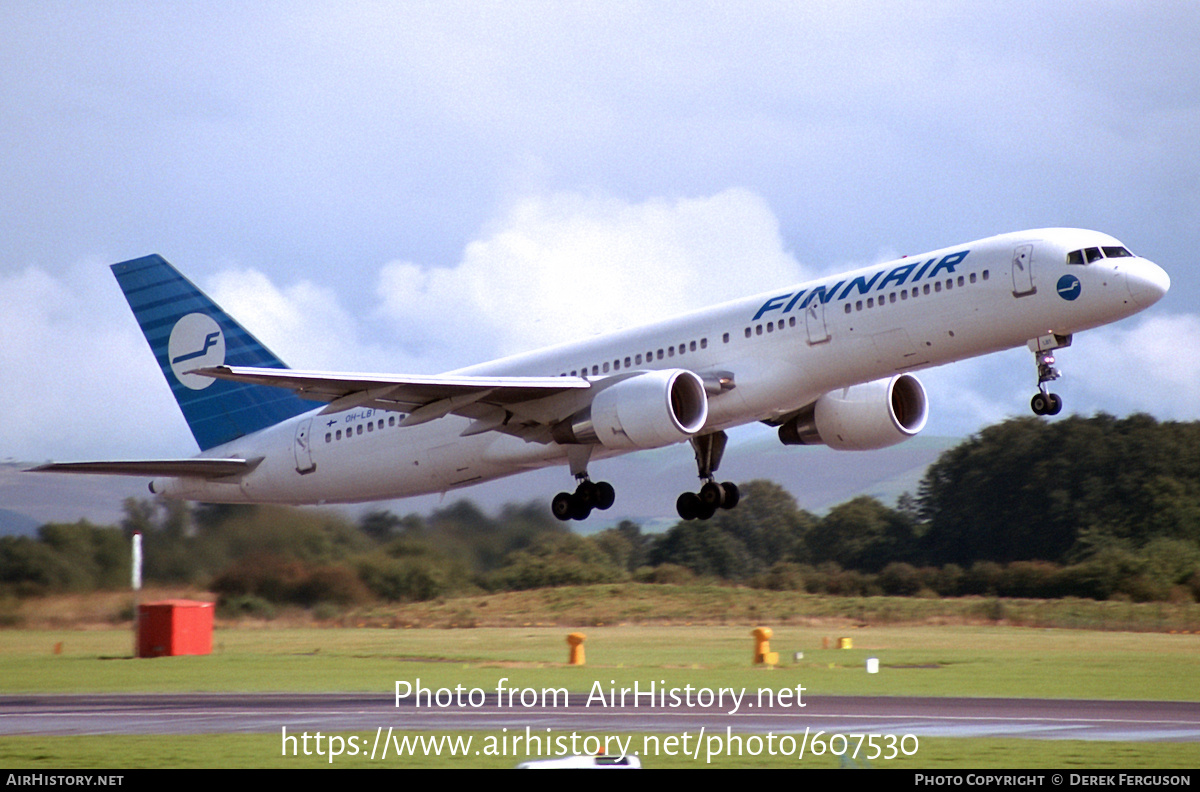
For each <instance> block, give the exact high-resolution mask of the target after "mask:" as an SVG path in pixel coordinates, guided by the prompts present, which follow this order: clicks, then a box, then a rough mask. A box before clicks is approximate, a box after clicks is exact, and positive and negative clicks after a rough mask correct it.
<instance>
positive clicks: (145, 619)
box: [138, 600, 213, 657]
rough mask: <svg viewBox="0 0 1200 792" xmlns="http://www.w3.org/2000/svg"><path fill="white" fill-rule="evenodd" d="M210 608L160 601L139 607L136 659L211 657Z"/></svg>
mask: <svg viewBox="0 0 1200 792" xmlns="http://www.w3.org/2000/svg"><path fill="white" fill-rule="evenodd" d="M212 631H213V604H212V603H211V602H194V601H192V600H163V601H161V602H147V603H146V604H144V605H139V606H138V657H172V656H175V655H206V654H212Z"/></svg>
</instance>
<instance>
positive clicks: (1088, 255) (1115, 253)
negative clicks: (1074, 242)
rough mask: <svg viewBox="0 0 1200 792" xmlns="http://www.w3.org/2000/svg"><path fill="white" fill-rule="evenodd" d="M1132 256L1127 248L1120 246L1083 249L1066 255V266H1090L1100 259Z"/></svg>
mask: <svg viewBox="0 0 1200 792" xmlns="http://www.w3.org/2000/svg"><path fill="white" fill-rule="evenodd" d="M1132 256H1133V254H1132V253H1130V252H1129V250H1128V249H1127V248H1123V247H1121V246H1120V245H1114V246H1109V247H1104V248H1094V247H1091V248H1083V249H1082V250H1072V251H1071V252H1070V253H1068V254H1067V263H1068V264H1091V263H1092V262H1093V261H1099V260H1100V259H1102V258H1130V257H1132Z"/></svg>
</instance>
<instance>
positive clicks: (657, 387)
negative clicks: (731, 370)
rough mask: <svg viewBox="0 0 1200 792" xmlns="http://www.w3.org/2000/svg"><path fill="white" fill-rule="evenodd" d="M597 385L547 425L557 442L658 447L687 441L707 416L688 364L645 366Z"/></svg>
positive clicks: (700, 386)
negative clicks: (588, 398) (583, 404)
mask: <svg viewBox="0 0 1200 792" xmlns="http://www.w3.org/2000/svg"><path fill="white" fill-rule="evenodd" d="M600 387H601V388H602V389H601V390H600V391H599V392H598V393H597V394H596V396H595V397H594V398H593V399H592V403H591V405H590V406H588V407H587V408H585V409H583V410H580V411H579V412H577V413H575V414H574V415H572V416H571V417H570V418H567V419H566V420H565V421H560V422H559V423H557V424H555V425H554V426H553V427H551V429H550V433H551V435H552V436H553V437H554V440H555V441H556V442H558V443H564V444H579V443H600V444H601V445H603V446H606V447H608V448H659V447H660V446H666V445H671V444H672V443H678V442H680V441H682V440H687V439H688V438H689V437H691V436H692V435H694V434H696V432H699V431H700V429H701V428H702V427H703V426H704V422H705V421H707V420H708V396H707V395H706V394H705V392H704V382H703V381H702V380H701V379H700V377H698V376H697V375H696V374H694V373H692V372H691V371H688V370H687V369H666V370H663V371H648V372H646V373H644V374H637V375H635V376H632V377H630V378H628V379H623V380H620V381H618V382H614V383H613V384H611V385H608V386H607V387H605V386H604V385H603V384H601V385H600Z"/></svg>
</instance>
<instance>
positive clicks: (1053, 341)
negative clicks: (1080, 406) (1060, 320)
mask: <svg viewBox="0 0 1200 792" xmlns="http://www.w3.org/2000/svg"><path fill="white" fill-rule="evenodd" d="M1070 345H1071V336H1069V335H1065V336H1062V335H1057V334H1055V333H1048V334H1046V335H1044V336H1039V337H1038V338H1034V339H1032V340H1030V341H1029V349H1030V350H1032V351H1033V357H1034V362H1035V363H1036V364H1037V371H1038V392H1037V393H1035V394H1034V396H1033V398H1032V399H1031V400H1030V402H1029V407H1030V409H1032V410H1033V414H1034V415H1058V414H1059V413H1060V412H1062V408H1063V400H1062V398H1061V397H1060V396H1059V395H1058V394H1057V393H1050V390H1049V387H1048V385H1047V384H1048V383H1050V382H1053V381H1054V380H1056V379H1058V378H1059V377H1061V376H1062V372H1060V371H1059V370H1058V369H1056V368H1055V367H1054V350H1056V349H1063V348H1065V347H1069V346H1070Z"/></svg>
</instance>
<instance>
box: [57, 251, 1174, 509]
mask: <svg viewBox="0 0 1200 792" xmlns="http://www.w3.org/2000/svg"><path fill="white" fill-rule="evenodd" d="M112 269H113V272H114V273H115V274H116V277H117V280H118V282H119V283H120V286H121V289H122V291H123V292H124V293H125V297H126V299H127V300H128V301H129V305H130V307H131V308H132V309H133V313H134V315H135V316H136V317H137V321H138V323H139V324H140V325H141V328H142V331H143V332H144V334H145V336H146V340H147V341H148V342H149V344H150V347H151V349H152V350H153V352H154V355H155V357H156V358H157V359H158V363H159V366H160V367H161V368H162V372H163V375H164V376H165V377H166V379H167V383H168V384H169V385H170V386H171V390H172V391H173V392H174V394H175V398H176V400H177V401H178V403H179V407H180V409H181V410H182V411H183V414H184V417H185V418H186V419H187V422H188V425H189V427H190V428H191V430H192V434H193V435H194V436H195V438H196V442H197V443H198V444H199V446H200V449H201V453H200V455H199V456H196V457H192V458H190V459H166V460H161V459H160V460H142V461H125V462H66V463H54V464H48V465H43V466H41V467H39V468H35V470H39V471H61V472H82V473H110V474H124V475H145V476H149V477H152V478H153V480H152V482H151V483H150V490H151V492H154V493H159V494H162V495H164V496H167V497H171V498H185V499H190V500H198V501H208V502H217V503H289V504H311V503H336V502H352V501H367V500H380V499H387V498H398V497H405V496H409V495H420V494H425V493H433V492H445V491H447V490H450V489H455V488H458V487H466V486H469V485H471V484H476V483H478V482H481V481H487V480H490V479H496V478H500V477H502V476H509V475H513V474H515V473H520V472H522V471H525V470H532V469H535V468H541V467H545V466H548V465H566V466H568V467H569V470H570V474H571V475H572V476H573V477H574V478H575V480H576V482H577V483H576V486H575V489H574V490H573V491H571V492H560V493H559V494H558V495H556V496H555V497H554V499H553V501H552V502H551V508H552V510H553V512H554V514H555V516H556V517H558V518H560V519H563V520H567V519H577V520H582V519H584V518H586V517H587V516H588V515H589V514H590V513H591V511H592V510H593V509H607V508H608V507H610V506H611V505H612V504H613V501H614V498H615V491H614V489H613V487H612V485H611V484H609V483H607V482H604V481H592V479H591V478H590V477H589V475H588V466H589V463H590V462H592V461H593V460H596V459H602V458H604V457H608V456H612V455H615V454H623V453H627V452H630V451H637V450H639V449H646V448H659V447H663V446H669V445H673V444H678V443H683V442H685V441H686V442H688V443H690V444H691V446H692V450H693V451H694V453H695V457H696V469H697V472H698V474H699V477H700V480H701V483H702V484H701V486H700V488H699V491H698V492H685V493H684V494H682V495H680V496H679V498H678V500H677V502H676V506H677V509H678V511H679V514H680V516H681V517H683V518H684V519H696V518H699V519H707V518H709V517H711V516H712V515H713V514H715V513H716V510H717V509H722V508H724V509H730V508H733V507H734V506H736V505H737V502H738V490H737V487H736V486H734V485H733V484H732V483H728V482H725V483H721V482H718V481H717V479H716V476H715V474H716V472H717V469H718V467H719V466H720V463H721V457H722V454H723V453H724V450H725V443H726V434H725V430H727V429H729V428H731V427H734V426H739V425H742V424H747V423H751V422H753V421H761V422H763V423H766V424H769V425H771V426H776V427H778V429H779V439H780V441H781V442H783V443H784V444H787V445H805V444H814V443H818V444H820V443H823V444H825V445H828V446H832V447H833V448H837V449H846V450H868V449H875V448H883V447H885V446H889V445H893V444H895V443H899V442H901V441H903V440H905V439H907V438H909V437H912V436H913V435H915V434H917V432H919V431H921V428H922V427H923V426H924V425H925V420H926V416H927V414H928V401H927V398H926V394H925V389H924V387H923V386H922V385H921V382H920V381H919V380H918V379H917V378H916V377H915V376H914V375H913V372H914V371H917V370H919V369H923V368H928V367H930V366H938V365H941V364H944V363H949V362H952V361H956V360H962V359H965V358H970V357H975V356H977V355H986V354H988V353H991V352H996V351H999V350H1003V349H1009V348H1013V347H1020V346H1027V347H1028V348H1029V350H1030V351H1031V352H1032V353H1033V357H1034V364H1035V366H1036V371H1037V391H1036V393H1035V394H1034V396H1033V399H1032V402H1031V406H1032V408H1033V411H1034V413H1036V414H1038V415H1053V414H1056V413H1058V412H1059V411H1060V410H1061V409H1062V400H1061V399H1060V398H1059V397H1058V396H1057V395H1056V394H1054V393H1051V392H1050V391H1049V388H1048V384H1049V383H1050V382H1052V381H1054V380H1055V379H1057V378H1058V376H1059V372H1058V370H1057V369H1056V368H1055V359H1054V353H1055V351H1056V350H1058V349H1061V348H1063V347H1066V346H1069V345H1070V344H1071V339H1072V337H1073V336H1074V334H1075V333H1078V332H1081V331H1083V330H1087V329H1089V328H1093V327H1098V326H1100V325H1104V324H1108V323H1110V322H1115V321H1117V320H1119V319H1123V318H1125V317H1127V316H1130V315H1132V314H1135V313H1137V312H1138V311H1141V310H1142V309H1144V308H1147V307H1149V306H1151V305H1153V304H1154V303H1155V302H1157V301H1158V300H1159V299H1161V298H1162V296H1163V295H1164V294H1166V292H1167V289H1168V288H1170V278H1169V277H1168V276H1167V274H1166V272H1164V271H1163V270H1162V269H1161V268H1160V267H1158V266H1157V265H1156V264H1154V263H1152V262H1150V261H1147V260H1146V259H1144V258H1141V257H1140V256H1136V255H1134V254H1132V253H1130V251H1129V250H1128V249H1127V248H1126V247H1125V246H1124V245H1122V244H1121V243H1120V242H1118V241H1117V240H1116V239H1113V238H1112V237H1110V236H1108V235H1106V234H1101V233H1097V232H1095V231H1083V230H1077V229H1043V230H1036V231H1023V232H1019V233H1014V234H1005V235H1002V236H995V237H990V238H988V239H983V240H979V241H977V242H970V243H967V244H964V245H956V246H954V247H949V248H943V249H941V250H935V251H933V252H930V253H925V254H922V255H919V256H907V257H905V258H902V259H898V260H896V261H890V262H887V263H885V264H879V265H876V266H872V267H867V268H864V269H859V270H855V271H853V272H848V273H845V274H844V275H837V276H833V277H827V278H822V279H820V280H816V281H812V282H809V283H801V284H798V285H796V286H790V287H784V288H781V289H780V290H778V291H775V292H770V293H767V294H760V295H758V296H756V297H749V298H746V299H741V300H736V301H734V302H729V303H725V304H723V305H719V306H717V307H715V308H708V309H706V310H702V311H696V312H694V313H690V314H686V315H683V316H679V317H676V318H674V319H668V320H666V321H662V322H659V323H657V324H652V325H646V326H644V327H638V328H634V329H629V330H622V331H619V332H614V333H611V334H608V335H604V336H600V337H596V338H590V339H587V340H585V341H577V342H573V343H567V344H561V345H558V346H554V347H549V348H547V349H542V350H538V351H535V352H528V353H525V354H520V355H515V356H512V357H507V358H502V359H500V360H495V361H492V362H490V363H481V364H479V365H476V366H471V367H468V368H464V369H459V370H457V371H451V372H448V373H446V374H442V375H438V376H397V375H391V374H348V373H331V372H321V371H295V370H292V369H289V368H287V367H286V366H285V365H284V364H283V362H282V361H280V360H279V358H277V357H276V356H275V355H273V354H272V353H271V352H270V351H268V350H267V349H266V347H264V346H263V345H262V344H261V343H259V342H258V340H256V339H255V338H254V337H253V336H252V335H250V334H249V333H247V332H246V331H245V330H244V329H243V328H242V327H241V325H239V324H238V323H237V322H235V321H234V320H233V319H232V318H231V317H230V316H229V315H227V314H226V313H225V312H224V311H222V310H221V308H220V307H218V306H217V305H216V304H215V303H214V302H213V301H212V300H210V299H209V298H208V297H207V296H205V295H204V294H203V293H202V292H201V291H200V290H199V289H197V288H196V287H195V286H193V285H192V283H191V282H189V281H188V280H187V279H185V278H184V277H183V276H182V275H180V274H179V273H178V272H177V271H176V270H175V269H174V268H173V267H172V266H171V265H170V264H168V263H167V262H166V261H165V260H164V259H163V258H162V257H160V256H157V255H152V256H146V257H144V258H139V259H134V260H132V261H126V262H123V263H120V264H114V265H113V267H112ZM313 402H318V403H323V406H321V407H314V405H313Z"/></svg>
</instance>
